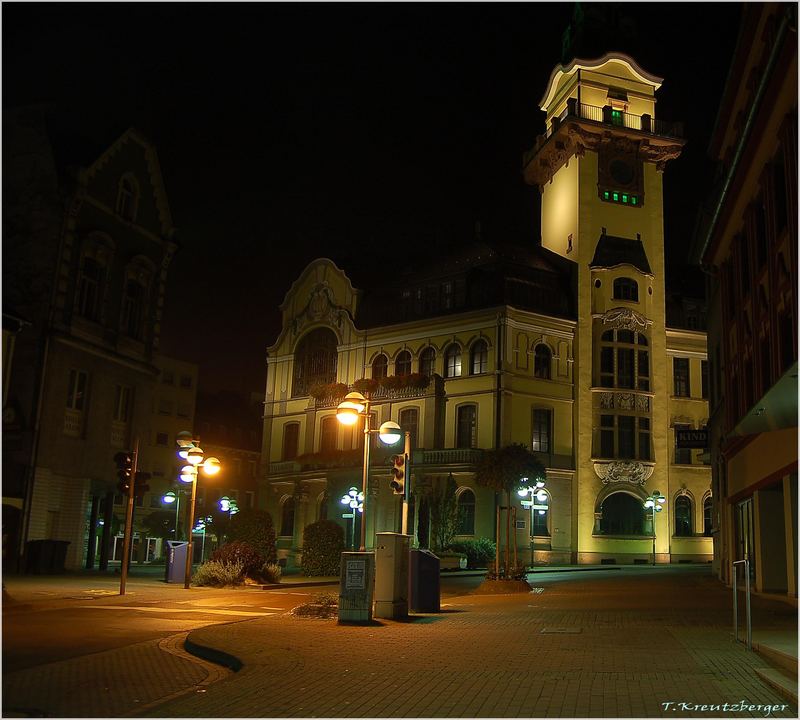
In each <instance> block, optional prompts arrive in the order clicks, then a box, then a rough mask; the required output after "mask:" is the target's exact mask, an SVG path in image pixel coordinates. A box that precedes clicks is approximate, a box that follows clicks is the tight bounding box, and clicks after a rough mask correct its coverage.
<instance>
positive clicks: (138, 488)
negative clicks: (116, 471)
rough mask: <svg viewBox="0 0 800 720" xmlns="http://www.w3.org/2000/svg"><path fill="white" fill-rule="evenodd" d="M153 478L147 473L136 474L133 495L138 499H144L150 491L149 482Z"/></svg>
mask: <svg viewBox="0 0 800 720" xmlns="http://www.w3.org/2000/svg"><path fill="white" fill-rule="evenodd" d="M151 477H152V476H151V475H150V473H147V472H137V473H136V482H135V483H134V484H133V494H134V495H135V496H136V497H144V494H145V493H146V492H147V491H148V490H149V489H150V485H149V484H148V482H147V481H148V480H149V479H150V478H151Z"/></svg>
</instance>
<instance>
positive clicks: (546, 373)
mask: <svg viewBox="0 0 800 720" xmlns="http://www.w3.org/2000/svg"><path fill="white" fill-rule="evenodd" d="M550 357H551V355H550V348H549V347H547V345H545V344H543V343H539V344H538V345H537V346H536V348H535V350H534V355H533V376H534V377H537V378H542V379H543V380H549V379H550Z"/></svg>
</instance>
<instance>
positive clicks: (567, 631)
mask: <svg viewBox="0 0 800 720" xmlns="http://www.w3.org/2000/svg"><path fill="white" fill-rule="evenodd" d="M580 631H581V629H580V628H577V627H550V628H542V630H541V634H542V635H577V634H578V633H579V632H580Z"/></svg>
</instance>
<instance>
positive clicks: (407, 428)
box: [400, 408, 419, 448]
mask: <svg viewBox="0 0 800 720" xmlns="http://www.w3.org/2000/svg"><path fill="white" fill-rule="evenodd" d="M400 429H401V430H402V431H403V432H404V433H405V432H407V433H409V435H410V438H409V439H410V441H411V447H412V448H415V447H417V432H418V431H419V410H418V409H417V408H405V409H404V410H401V411H400Z"/></svg>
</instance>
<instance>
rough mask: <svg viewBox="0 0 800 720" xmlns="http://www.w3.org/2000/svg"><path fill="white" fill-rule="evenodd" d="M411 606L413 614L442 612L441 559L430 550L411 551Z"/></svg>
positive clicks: (409, 591) (409, 593)
mask: <svg viewBox="0 0 800 720" xmlns="http://www.w3.org/2000/svg"><path fill="white" fill-rule="evenodd" d="M409 565H410V572H409V583H408V586H409V589H408V598H409V606H410V608H411V610H412V611H413V612H436V613H438V612H439V610H440V596H441V591H440V584H441V583H440V575H439V558H438V557H437V556H436V555H434V554H433V553H432V552H431V551H430V550H416V549H415V550H410V551H409Z"/></svg>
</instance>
